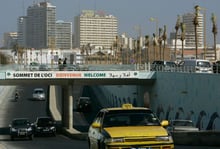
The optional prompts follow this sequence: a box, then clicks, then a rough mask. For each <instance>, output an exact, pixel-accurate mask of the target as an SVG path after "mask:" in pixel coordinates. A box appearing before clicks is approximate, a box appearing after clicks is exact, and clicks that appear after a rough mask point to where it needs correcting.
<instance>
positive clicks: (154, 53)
mask: <svg viewBox="0 0 220 149" xmlns="http://www.w3.org/2000/svg"><path fill="white" fill-rule="evenodd" d="M157 44H158V42H157V39H156V35H155V34H154V33H153V55H154V60H156V46H157Z"/></svg>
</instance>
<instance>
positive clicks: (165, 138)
mask: <svg viewBox="0 0 220 149" xmlns="http://www.w3.org/2000/svg"><path fill="white" fill-rule="evenodd" d="M156 140H157V141H169V140H171V137H170V136H158V137H156Z"/></svg>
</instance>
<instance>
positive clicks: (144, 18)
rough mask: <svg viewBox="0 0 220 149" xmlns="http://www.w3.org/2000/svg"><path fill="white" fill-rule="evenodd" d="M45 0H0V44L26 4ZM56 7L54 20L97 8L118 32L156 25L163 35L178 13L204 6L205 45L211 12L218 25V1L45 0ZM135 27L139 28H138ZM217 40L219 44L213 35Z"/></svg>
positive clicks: (146, 29) (209, 34) (134, 33)
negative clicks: (111, 19)
mask: <svg viewBox="0 0 220 149" xmlns="http://www.w3.org/2000/svg"><path fill="white" fill-rule="evenodd" d="M42 1H45V0H0V2H1V5H0V19H1V21H0V45H2V41H3V34H4V33H5V32H16V31H17V19H18V17H19V16H26V15H27V14H26V11H27V8H28V6H31V5H33V3H37V2H42ZM47 1H49V2H50V3H51V4H52V5H54V6H56V16H57V20H63V21H67V22H73V19H74V16H76V15H78V14H80V12H81V10H97V11H104V12H105V13H107V14H112V15H114V16H115V17H117V18H118V33H119V34H121V33H126V34H127V35H129V36H131V37H134V38H136V37H137V36H138V35H139V34H140V33H141V35H142V36H145V35H150V36H152V34H153V33H155V32H156V22H155V21H154V22H152V21H150V18H155V19H156V20H158V27H159V28H163V26H164V25H166V26H167V34H168V37H169V33H170V32H171V31H175V24H176V20H177V16H178V15H183V14H186V13H189V12H193V13H194V12H195V10H194V6H196V5H199V6H200V7H202V8H204V9H205V10H202V11H201V12H206V26H207V28H206V30H207V44H208V45H212V44H213V34H212V22H211V14H212V13H214V14H215V15H216V17H217V26H219V25H220V19H218V17H219V18H220V8H219V7H220V0H47ZM137 28H139V29H140V30H139V31H138V30H137ZM218 28H220V27H218ZM217 43H220V38H219V35H217Z"/></svg>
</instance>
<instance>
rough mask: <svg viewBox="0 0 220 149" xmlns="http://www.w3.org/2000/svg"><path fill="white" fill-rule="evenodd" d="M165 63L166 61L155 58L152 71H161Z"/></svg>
mask: <svg viewBox="0 0 220 149" xmlns="http://www.w3.org/2000/svg"><path fill="white" fill-rule="evenodd" d="M164 65H165V61H162V60H155V61H153V63H152V64H151V70H152V71H161V70H162V69H163V67H164Z"/></svg>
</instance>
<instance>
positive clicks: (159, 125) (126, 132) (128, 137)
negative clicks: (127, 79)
mask: <svg viewBox="0 0 220 149" xmlns="http://www.w3.org/2000/svg"><path fill="white" fill-rule="evenodd" d="M167 125H168V121H165V120H164V121H162V122H160V120H159V119H158V118H157V116H156V115H155V114H154V113H153V112H152V111H151V110H150V109H148V108H144V107H133V106H132V105H131V104H123V105H122V107H115V108H104V109H102V110H100V111H99V112H98V114H97V116H96V117H95V119H94V121H93V123H92V124H91V126H90V128H89V131H88V143H89V148H90V149H174V143H173V139H172V136H171V135H170V134H169V133H168V132H167V130H166V129H165V128H164V126H167Z"/></svg>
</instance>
